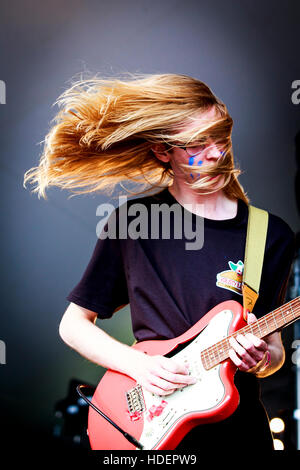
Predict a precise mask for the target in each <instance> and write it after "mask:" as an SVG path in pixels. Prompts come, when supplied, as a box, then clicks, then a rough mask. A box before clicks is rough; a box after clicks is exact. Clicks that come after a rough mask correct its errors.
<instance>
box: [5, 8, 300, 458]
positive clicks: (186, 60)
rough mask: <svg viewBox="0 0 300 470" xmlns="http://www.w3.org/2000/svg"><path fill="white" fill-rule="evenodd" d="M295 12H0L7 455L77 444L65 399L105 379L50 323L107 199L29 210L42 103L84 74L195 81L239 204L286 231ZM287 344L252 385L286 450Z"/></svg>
mask: <svg viewBox="0 0 300 470" xmlns="http://www.w3.org/2000/svg"><path fill="white" fill-rule="evenodd" d="M299 15H300V4H299V2H298V1H296V0H294V1H291V0H288V1H286V2H279V1H265V2H261V1H258V0H254V1H244V2H238V1H233V0H229V1H226V2H224V1H221V0H210V1H201V0H200V1H190V0H186V1H184V2H182V1H176V0H165V1H163V2H162V1H157V0H154V1H151V2H148V1H144V0H126V1H121V0H110V1H106V0H102V1H96V0H94V1H93V0H86V1H80V0H73V1H66V0H59V1H58V0H52V1H51V2H47V1H46V2H38V1H26V2H25V1H23V2H22V1H21V2H20V1H19V2H16V1H10V2H5V3H2V5H1V18H0V44H1V47H0V54H1V60H0V80H1V81H2V85H3V83H4V84H5V85H6V89H5V97H4V95H3V94H2V99H1V105H0V119H1V135H0V152H1V184H0V191H1V206H2V230H1V236H2V256H1V267H2V282H1V300H2V302H1V303H2V314H1V320H0V322H1V324H0V339H1V340H2V341H4V343H5V346H6V363H5V364H2V365H1V366H0V381H1V389H0V414H1V431H2V433H3V437H4V438H5V440H3V439H2V440H1V443H2V446H3V448H4V447H6V445H7V444H9V443H12V444H13V445H15V439H16V435H17V436H18V442H19V445H20V444H23V443H25V444H26V445H28V444H29V447H28V448H29V449H31V451H33V449H34V448H35V444H36V443H37V442H42V443H43V445H44V449H48V450H49V449H50V448H52V446H53V448H54V447H55V446H61V447H62V448H63V447H64V446H78V447H80V446H85V445H86V441H85V439H84V437H83V434H84V433H83V434H81V432H82V422H85V417H86V408H85V407H84V406H83V405H80V403H77V401H76V400H77V398H78V397H77V396H76V395H74V397H71V396H69V397H68V393H69V388H70V381H71V380H74V383H76V381H79V382H84V383H89V384H91V385H96V384H97V383H98V381H99V379H100V377H101V376H102V375H103V373H104V370H103V369H102V368H101V367H98V366H96V365H93V364H91V363H89V362H88V361H86V360H85V359H83V358H81V357H80V356H79V355H78V354H77V353H75V352H74V351H72V350H71V349H69V348H68V347H67V346H66V345H65V344H64V343H63V342H62V341H61V339H60V337H59V335H58V325H59V322H60V319H61V317H62V315H63V313H64V311H65V309H66V308H67V306H68V302H67V301H66V295H67V294H68V293H69V291H70V290H71V288H72V287H73V286H74V285H75V284H76V283H77V282H78V280H79V279H80V277H81V275H82V273H83V270H84V269H85V267H86V265H87V262H88V260H89V259H90V256H91V253H92V250H93V247H94V245H95V242H96V231H95V230H96V224H97V221H98V219H97V217H96V208H97V206H98V205H99V204H100V203H102V202H114V203H115V204H116V201H115V200H112V199H109V198H107V197H106V196H103V195H101V194H99V195H96V196H95V195H94V196H79V197H73V198H70V199H68V196H69V194H68V193H66V192H63V191H60V190H55V189H51V190H50V191H48V193H47V194H48V200H47V201H45V200H43V199H41V200H39V199H38V198H37V196H36V195H34V194H32V193H30V188H29V189H27V190H26V189H24V188H23V184H22V183H23V175H24V173H25V171H26V170H28V169H29V168H31V167H32V166H35V165H36V164H37V163H38V159H39V155H40V153H41V150H42V146H41V144H40V143H41V142H42V141H43V139H44V137H45V135H46V133H47V130H48V128H49V125H50V120H51V119H52V118H53V117H54V115H55V113H56V112H57V108H56V107H55V108H54V107H52V103H54V101H55V100H56V98H57V97H58V95H59V94H60V93H62V92H63V91H64V89H65V88H67V87H68V86H69V84H70V79H71V78H74V77H75V76H78V74H80V73H82V72H88V73H90V74H96V73H98V74H99V75H101V74H104V75H105V76H109V75H111V76H114V75H115V74H120V73H123V72H127V71H129V72H141V73H182V74H187V75H191V76H194V77H197V78H199V79H200V80H202V81H204V82H205V83H207V84H208V85H209V86H210V87H211V88H212V90H213V91H214V92H215V93H216V95H217V96H219V97H220V98H221V99H222V100H223V101H224V102H225V103H226V105H227V106H228V109H229V112H230V114H231V116H232V117H233V120H234V128H233V148H234V155H235V159H236V161H237V162H238V163H239V164H240V166H241V168H242V170H243V171H244V173H243V174H242V176H241V178H240V181H241V183H242V185H243V186H244V188H245V189H246V190H247V191H248V194H249V197H250V199H251V203H252V204H253V205H256V206H258V207H261V208H266V209H267V210H269V211H270V212H272V213H274V214H276V215H279V216H280V217H282V218H283V219H284V220H285V221H286V222H287V223H288V224H289V225H290V226H291V228H292V229H293V230H294V231H295V232H298V231H299V212H298V209H297V205H296V197H295V176H296V171H297V164H296V151H295V136H296V134H297V132H298V131H299V130H300V104H297V100H295V99H292V94H293V92H295V90H294V89H293V88H292V84H293V82H294V81H295V80H300V65H299ZM3 90H4V88H3V87H2V93H3ZM4 98H5V100H4ZM298 295H299V294H298ZM129 318H130V315H129V309H128V308H125V309H123V310H121V311H119V312H117V313H116V314H115V315H114V317H113V318H112V319H111V320H106V321H103V322H102V323H101V327H102V328H104V329H105V330H106V331H107V332H108V333H109V334H111V335H113V336H115V337H117V338H118V339H119V340H120V341H124V342H127V343H128V344H131V343H132V340H133V337H132V332H131V328H130V324H129ZM293 335H294V332H293V327H289V328H288V329H286V330H285V333H284V341H285V346H286V350H287V361H286V365H285V366H284V368H283V369H282V370H281V371H280V372H278V373H277V374H275V375H274V376H272V377H270V378H267V379H264V380H263V381H262V387H263V399H264V403H265V405H266V408H267V409H268V411H269V413H270V415H271V416H275V415H278V414H281V415H282V416H287V418H286V422H289V423H290V424H289V426H290V427H289V428H288V431H287V434H286V437H285V439H286V443H287V442H289V443H288V444H287V445H288V446H291V447H293V446H295V429H294V428H295V421H294V420H293V419H292V413H293V409H294V408H295V402H294V400H295V386H294V374H295V366H294V365H293V362H292V360H291V354H292V352H293V349H292V341H293V337H294V336H293ZM71 388H72V387H71ZM73 389H74V387H73ZM65 399H66V400H67V401H64V402H62V400H65ZM70 404H74V405H75V406H78V405H79V413H80V414H78V413H77V412H76V409H75V408H73V412H72V411H70V409H69V413H68V416H69V417H68V418H67V423H68V424H67V425H66V421H65V417H64V416H65V413H66V410H67V406H68V405H70ZM71 410H72V409H71ZM77 411H78V410H77ZM72 413H73V414H72ZM53 436H56V437H55V438H54V437H53Z"/></svg>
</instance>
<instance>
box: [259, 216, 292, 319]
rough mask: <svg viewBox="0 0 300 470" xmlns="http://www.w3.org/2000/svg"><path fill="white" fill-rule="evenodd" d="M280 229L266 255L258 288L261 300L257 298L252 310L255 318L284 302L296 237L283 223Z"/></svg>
mask: <svg viewBox="0 0 300 470" xmlns="http://www.w3.org/2000/svg"><path fill="white" fill-rule="evenodd" d="M280 228H281V233H280V236H279V237H277V239H276V240H275V241H274V243H273V244H272V246H271V247H270V248H269V250H268V252H267V253H266V257H265V261H264V267H263V271H262V279H261V286H260V294H261V295H260V297H261V298H260V297H258V300H257V302H256V305H255V306H254V309H253V313H255V315H256V316H257V317H260V316H262V315H265V314H266V313H269V312H271V311H272V310H275V309H276V308H278V307H280V306H281V305H283V304H284V303H285V301H286V292H287V287H288V281H289V278H290V275H291V271H292V265H293V260H294V257H295V252H296V236H295V233H294V232H293V231H292V230H291V228H290V227H289V226H288V225H287V224H285V223H284V225H281V227H280Z"/></svg>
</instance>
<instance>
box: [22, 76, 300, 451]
mask: <svg viewBox="0 0 300 470" xmlns="http://www.w3.org/2000/svg"><path fill="white" fill-rule="evenodd" d="M97 80H98V81H97ZM88 85H89V88H88V92H87V91H86V89H84V86H85V83H84V82H82V83H81V84H77V86H76V87H74V88H72V89H70V90H68V91H67V92H66V93H65V94H64V96H63V97H62V98H61V103H62V104H63V110H62V111H61V114H60V118H59V119H58V121H57V124H56V127H54V128H53V129H52V130H51V132H50V133H49V136H48V139H47V141H46V146H45V151H44V160H43V162H42V161H41V164H40V167H39V168H37V169H35V173H34V172H33V173H32V174H31V175H30V178H31V179H32V180H35V181H37V182H38V190H39V193H40V194H42V195H43V196H44V190H45V188H46V186H50V185H56V186H61V187H64V188H66V189H73V188H76V187H84V186H85V188H86V190H85V192H86V193H90V192H93V191H97V190H102V189H103V190H105V188H113V187H114V186H115V185H116V183H118V182H121V181H125V180H131V181H137V180H138V179H139V182H146V183H149V182H150V185H151V187H152V188H154V189H155V188H157V191H156V193H154V194H152V195H150V196H149V195H146V196H145V195H142V196H140V194H141V193H137V194H138V195H139V197H138V198H135V199H130V200H129V201H127V204H128V208H130V207H131V205H132V204H133V203H140V204H143V205H144V207H146V208H147V209H148V213H149V214H150V212H151V207H152V205H154V204H166V205H167V206H169V207H171V206H173V207H174V204H175V206H177V207H179V208H180V209H182V210H183V212H184V210H185V211H189V212H190V213H191V215H192V220H193V224H195V222H196V221H197V220H200V219H202V220H203V221H204V243H203V246H202V247H201V248H200V249H194V250H193V249H190V250H188V249H186V245H185V242H186V241H187V240H186V239H185V236H184V234H183V235H182V238H181V239H177V238H175V237H174V236H173V237H172V235H171V236H170V239H162V237H160V238H158V239H157V238H156V239H151V237H150V236H149V238H142V237H140V238H131V237H130V236H127V238H121V237H119V236H117V237H116V238H112V237H109V236H108V237H107V238H102V239H101V238H99V239H98V240H97V242H96V246H95V249H94V252H93V255H92V257H91V259H90V262H89V264H88V266H87V268H86V270H85V272H84V274H83V276H82V278H81V280H80V282H79V283H78V284H77V285H76V286H75V287H74V289H73V290H72V292H70V294H69V295H68V297H67V299H68V300H69V302H70V304H69V306H68V308H67V309H66V312H65V313H64V315H63V318H62V320H61V323H60V328H59V332H60V335H61V337H62V339H63V340H64V341H65V342H66V343H67V345H69V346H70V347H71V348H73V349H75V350H76V351H77V352H78V353H79V354H81V355H82V356H84V357H85V358H87V359H88V360H90V361H92V362H94V363H96V364H99V365H101V366H103V367H105V368H107V369H111V370H113V371H119V372H121V373H122V374H126V375H128V376H129V377H132V378H133V379H134V380H135V381H136V382H137V383H138V384H141V385H142V386H143V387H144V389H145V390H148V391H149V392H153V393H154V394H157V395H159V396H161V397H162V398H165V400H167V399H168V396H170V395H171V394H172V393H174V391H176V390H178V389H181V388H183V387H186V386H189V385H191V384H194V383H195V381H196V378H195V377H194V376H193V374H192V373H190V367H189V364H188V363H184V362H181V361H180V360H176V358H172V357H165V356H163V355H154V356H151V355H149V354H145V353H144V352H142V351H139V350H136V349H134V348H132V347H130V346H128V345H126V344H122V343H120V342H119V341H117V340H116V339H114V338H112V337H111V336H110V335H108V334H107V333H106V332H105V331H104V330H103V329H101V327H99V326H97V325H96V323H95V322H96V319H97V318H99V319H105V318H110V317H111V316H112V314H113V313H115V312H117V311H118V310H120V309H121V308H122V307H123V306H124V305H127V304H130V310H131V317H132V328H133V333H134V336H135V338H136V340H137V342H140V341H145V340H153V339H154V340H155V339H158V340H166V339H170V338H175V337H177V336H179V335H181V334H183V333H184V332H185V331H187V330H188V329H189V328H191V327H192V326H193V325H194V324H195V323H196V322H197V321H198V320H199V319H200V318H201V317H203V316H204V315H205V314H206V312H208V311H209V310H210V309H212V308H213V307H214V306H215V305H217V304H218V303H220V302H223V301H226V300H236V301H238V302H240V303H242V302H243V298H242V291H241V279H242V274H243V267H244V265H243V261H244V250H245V241H246V230H247V220H248V204H249V199H248V197H247V195H246V194H245V192H244V189H243V187H242V186H241V184H240V182H239V181H238V176H239V174H240V170H239V169H238V168H237V167H236V166H235V164H234V159H233V152H232V143H231V130H232V119H231V117H230V115H229V113H228V110H227V108H226V106H225V105H224V104H223V103H222V102H221V101H220V100H219V99H218V98H217V97H216V96H215V95H214V94H213V93H212V91H211V90H210V89H209V88H208V87H207V85H205V84H204V83H203V82H200V81H199V80H196V79H194V78H191V77H187V76H183V75H175V74H165V75H150V76H145V77H143V78H142V79H141V78H139V77H138V78H136V79H135V80H131V81H130V80H129V81H127V82H125V81H123V82H122V81H117V80H116V81H114V80H110V81H109V80H107V81H105V80H102V81H101V80H99V79H96V80H95V81H94V83H89V84H88ZM254 150H255V151H254V152H253V158H255V159H256V160H257V164H259V161H258V155H257V153H256V152H257V149H256V148H255V146H254ZM58 157H59V158H58ZM45 162H46V163H47V164H46V165H45ZM28 179H29V177H28ZM189 204H194V206H193V209H191V208H190V207H191V206H189ZM119 210H120V208H117V209H116V210H115V215H118V214H119ZM128 214H129V210H128ZM117 219H118V218H117V217H116V219H115V220H117ZM130 220H133V219H132V214H131V219H130V216H129V217H128V221H130ZM172 220H173V219H172V218H171V219H170V226H171V229H172V228H173V229H174V226H172V223H173V225H174V221H173V222H172ZM128 223H129V222H128ZM193 226H195V225H193ZM106 227H107V226H106ZM171 233H172V230H171ZM293 256H294V233H293V232H292V230H291V229H290V227H289V226H288V225H287V223H286V222H285V221H283V220H282V219H281V218H280V217H278V216H276V215H274V214H269V225H268V232H267V240H266V249H265V257H264V265H263V270H262V278H261V287H260V293H259V298H258V300H257V302H256V304H255V307H254V309H253V313H249V314H248V319H247V321H248V323H251V322H254V321H256V319H257V318H260V317H261V316H263V315H264V314H265V313H267V312H269V311H271V310H272V309H274V308H276V307H278V306H280V305H282V303H283V301H284V297H285V291H286V285H287V280H288V277H289V274H290V269H291V264H292V261H293ZM119 314H121V313H119ZM230 341H231V350H230V354H229V357H230V359H231V361H232V362H233V363H234V365H235V366H236V368H237V369H238V370H237V372H236V374H235V385H236V387H237V388H238V391H239V394H240V403H239V406H238V408H237V409H236V411H235V412H234V413H233V414H232V415H231V416H229V417H228V418H227V419H225V420H222V421H220V422H215V423H209V424H204V425H200V426H196V427H194V428H193V429H192V430H190V431H189V432H188V433H187V434H186V436H185V437H184V438H183V439H182V441H181V442H180V443H179V444H178V446H177V447H176V449H177V450H187V449H194V450H197V449H198V450H199V451H202V450H203V451H204V450H209V449H216V448H217V449H220V448H224V449H227V448H230V446H232V445H234V447H235V448H236V449H238V448H245V449H246V448H247V449H250V448H253V449H254V448H255V450H256V451H257V452H260V451H267V450H272V449H273V444H272V437H271V433H270V429H269V425H268V418H267V415H266V412H265V410H264V407H263V405H262V403H261V401H260V391H259V382H258V378H263V377H267V376H269V375H271V374H273V373H274V372H276V371H277V370H278V369H280V367H281V366H282V365H283V363H284V359H285V353H284V348H283V345H282V341H281V336H280V332H274V333H272V334H270V335H268V336H266V337H265V338H264V339H260V338H258V337H256V336H254V335H253V334H250V333H249V334H245V335H238V336H237V337H236V338H235V339H234V338H231V340H230Z"/></svg>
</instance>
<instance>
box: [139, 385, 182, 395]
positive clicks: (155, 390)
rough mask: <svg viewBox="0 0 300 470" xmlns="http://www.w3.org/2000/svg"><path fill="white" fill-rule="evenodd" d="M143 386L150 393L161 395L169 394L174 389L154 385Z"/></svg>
mask: <svg viewBox="0 0 300 470" xmlns="http://www.w3.org/2000/svg"><path fill="white" fill-rule="evenodd" d="M144 387H145V388H146V390H148V392H150V393H155V394H156V395H163V396H166V395H171V394H172V393H173V392H174V391H175V389H174V390H163V389H162V388H159V387H156V386H155V385H144Z"/></svg>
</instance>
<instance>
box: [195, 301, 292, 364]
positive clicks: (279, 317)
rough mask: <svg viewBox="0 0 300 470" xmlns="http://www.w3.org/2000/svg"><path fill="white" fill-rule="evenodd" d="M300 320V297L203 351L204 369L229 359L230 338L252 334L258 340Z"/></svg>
mask: <svg viewBox="0 0 300 470" xmlns="http://www.w3.org/2000/svg"><path fill="white" fill-rule="evenodd" d="M299 318H300V296H298V297H296V298H295V299H293V300H290V301H289V302H287V303H286V304H284V305H282V306H281V307H278V308H276V309H275V310H272V312H270V313H268V314H267V315H264V316H263V317H262V318H260V319H259V320H257V321H256V322H253V323H251V324H250V325H247V326H245V327H244V328H241V329H240V330H238V331H235V332H234V333H233V334H232V335H230V336H227V338H225V339H223V340H221V341H219V342H218V343H216V344H214V345H213V346H210V347H209V348H207V349H205V350H203V351H202V352H201V360H202V363H203V366H204V368H205V369H206V370H209V369H212V368H213V367H215V366H216V365H218V364H220V363H221V362H223V361H224V360H225V359H227V358H228V357H229V355H228V352H229V349H231V348H232V346H231V344H230V343H229V339H230V338H232V337H233V338H235V337H236V336H237V335H239V334H241V335H244V334H246V333H252V334H253V335H255V336H257V337H258V338H264V337H265V336H268V335H269V334H271V333H274V332H275V331H279V330H281V329H282V328H284V327H286V326H287V325H289V324H290V323H293V322H294V321H296V320H298V319H299Z"/></svg>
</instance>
